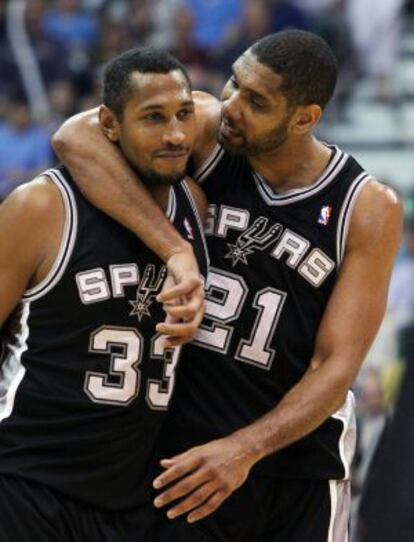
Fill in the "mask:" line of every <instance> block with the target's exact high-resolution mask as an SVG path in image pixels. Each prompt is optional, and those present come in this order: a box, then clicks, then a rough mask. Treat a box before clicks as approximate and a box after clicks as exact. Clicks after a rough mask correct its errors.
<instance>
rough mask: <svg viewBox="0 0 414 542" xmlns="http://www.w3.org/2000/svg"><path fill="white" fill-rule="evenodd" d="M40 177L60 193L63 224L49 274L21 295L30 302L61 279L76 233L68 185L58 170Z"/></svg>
mask: <svg viewBox="0 0 414 542" xmlns="http://www.w3.org/2000/svg"><path fill="white" fill-rule="evenodd" d="M42 175H45V176H47V177H49V178H50V179H51V180H52V181H53V182H54V183H55V185H56V186H57V188H58V189H59V191H60V194H61V197H62V200H63V205H64V209H65V223H64V228H63V234H62V240H61V243H60V247H59V252H58V255H57V256H56V259H55V261H54V262H53V265H52V267H51V269H50V271H49V273H48V274H47V276H46V277H45V278H44V279H43V280H42V281H41V282H40V283H39V284H37V285H36V286H35V287H33V288H30V289H28V290H26V292H25V293H24V295H23V300H30V301H34V300H36V299H39V298H40V297H43V296H44V295H46V294H47V292H49V291H50V290H51V289H52V288H53V287H54V286H55V285H56V284H57V283H58V282H59V280H60V279H61V278H62V275H63V273H64V271H65V269H66V267H67V265H68V262H69V259H70V257H71V255H72V252H73V247H74V245H75V241H76V236H77V231H78V212H77V206H76V201H75V196H74V194H73V192H72V189H71V188H70V186H69V183H68V182H67V181H66V179H65V178H64V176H63V175H62V173H61V171H59V170H58V169H49V170H47V171H45V172H44V173H42Z"/></svg>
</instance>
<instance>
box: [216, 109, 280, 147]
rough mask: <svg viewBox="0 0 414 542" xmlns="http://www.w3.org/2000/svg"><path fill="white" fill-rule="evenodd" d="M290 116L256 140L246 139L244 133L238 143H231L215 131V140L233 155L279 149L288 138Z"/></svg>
mask: <svg viewBox="0 0 414 542" xmlns="http://www.w3.org/2000/svg"><path fill="white" fill-rule="evenodd" d="M289 120H290V116H287V117H285V119H284V120H283V122H282V124H281V125H280V126H278V127H277V128H275V129H274V130H273V131H271V132H270V133H269V134H267V135H266V136H265V137H262V138H261V139H258V140H256V141H251V142H249V141H247V139H246V137H245V135H244V134H243V135H242V136H241V138H242V143H241V144H240V145H232V144H231V143H229V142H228V141H227V139H226V138H224V137H223V136H222V135H221V133H220V128H219V130H218V131H217V140H218V142H219V143H220V145H221V146H222V147H223V148H224V150H226V151H227V152H228V153H230V154H233V155H235V156H247V157H249V156H251V157H253V156H259V155H261V154H270V153H273V152H274V151H276V150H277V149H279V148H280V147H281V146H282V145H283V144H284V143H285V141H286V140H287V138H288V130H287V128H288V125H289Z"/></svg>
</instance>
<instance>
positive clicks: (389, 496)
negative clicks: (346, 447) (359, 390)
mask: <svg viewBox="0 0 414 542" xmlns="http://www.w3.org/2000/svg"><path fill="white" fill-rule="evenodd" d="M413 336H414V326H413V327H412V329H411V338H412V344H411V349H410V350H408V351H407V365H406V371H405V374H404V377H403V380H402V384H401V389H400V393H399V396H398V400H397V403H396V406H395V412H394V415H393V417H392V419H391V420H390V422H389V423H387V426H386V428H385V431H384V433H383V435H382V438H381V442H380V443H379V446H378V448H377V451H376V453H375V457H374V458H373V461H372V464H371V468H370V470H369V472H368V476H367V479H366V484H365V488H364V493H363V495H362V500H361V505H360V508H359V518H358V531H359V532H358V538H357V542H394V541H395V542H412V540H413V533H414V491H413V488H414V469H413V456H414V425H413V412H414V389H413V383H414V348H413V347H414V344H413V343H414V341H413Z"/></svg>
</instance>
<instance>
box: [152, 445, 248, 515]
mask: <svg viewBox="0 0 414 542" xmlns="http://www.w3.org/2000/svg"><path fill="white" fill-rule="evenodd" d="M256 461H257V457H256V456H255V454H254V453H253V452H251V451H250V450H247V449H246V447H245V446H244V445H243V444H242V443H241V442H240V441H239V440H238V439H237V438H236V437H234V436H232V435H230V436H229V437H226V438H223V439H219V440H214V441H212V442H209V443H208V444H204V445H203V446H197V447H195V448H191V449H190V450H187V451H186V452H184V453H182V454H180V455H177V456H175V457H172V458H170V459H163V460H162V461H161V465H162V466H163V467H164V468H165V471H164V472H163V473H162V474H161V475H159V476H158V477H157V478H156V479H155V480H154V487H155V489H165V488H167V489H165V490H164V491H163V492H162V493H161V494H160V495H158V496H157V497H156V499H155V500H154V505H155V506H156V507H157V508H161V507H163V506H166V505H168V504H171V503H173V502H174V501H177V500H179V502H178V503H175V504H174V505H173V506H172V507H171V508H169V510H168V512H167V516H168V517H169V518H170V519H173V518H176V517H178V516H180V515H182V514H187V521H188V522H189V523H193V522H195V521H199V520H200V519H203V518H205V517H206V516H208V515H209V514H211V513H212V512H214V511H215V510H217V508H219V506H220V505H221V504H222V502H223V501H224V500H225V499H226V498H227V497H229V496H230V495H231V494H232V493H233V492H234V491H235V490H236V489H238V488H239V487H240V486H241V485H242V484H243V483H244V482H245V480H246V479H247V476H248V474H249V472H250V469H251V468H252V466H253V465H254V464H255V463H256Z"/></svg>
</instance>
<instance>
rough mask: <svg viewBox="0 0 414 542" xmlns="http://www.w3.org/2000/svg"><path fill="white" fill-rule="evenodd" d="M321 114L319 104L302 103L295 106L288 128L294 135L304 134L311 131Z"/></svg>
mask: <svg viewBox="0 0 414 542" xmlns="http://www.w3.org/2000/svg"><path fill="white" fill-rule="evenodd" d="M321 116H322V109H321V107H320V106H319V105H316V104H312V105H302V106H299V107H297V108H296V111H295V113H294V115H293V117H292V119H291V123H290V129H291V131H292V132H293V133H294V134H295V135H304V134H307V133H309V132H311V131H312V130H313V129H314V128H315V126H316V125H317V124H318V122H319V119H320V118H321Z"/></svg>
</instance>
